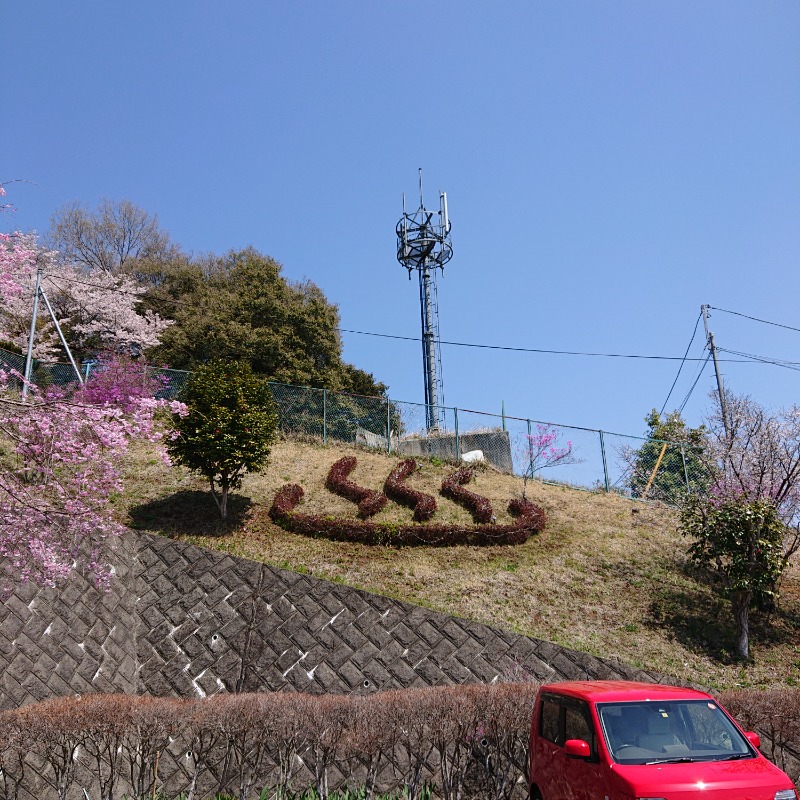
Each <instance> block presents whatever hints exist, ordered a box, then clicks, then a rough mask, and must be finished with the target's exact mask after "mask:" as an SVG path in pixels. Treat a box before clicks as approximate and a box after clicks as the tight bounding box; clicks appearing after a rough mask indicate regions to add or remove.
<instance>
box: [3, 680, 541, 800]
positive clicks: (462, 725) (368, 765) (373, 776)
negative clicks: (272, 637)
mask: <svg viewBox="0 0 800 800" xmlns="http://www.w3.org/2000/svg"><path fill="white" fill-rule="evenodd" d="M536 689H537V686H536V684H534V683H501V684H493V685H488V686H487V685H467V686H448V687H435V688H424V689H408V690H402V691H389V692H378V693H375V694H372V695H367V696H361V697H359V696H347V695H321V696H316V695H308V694H301V693H271V694H270V693H264V694H225V695H215V696H213V697H209V698H205V699H197V700H177V699H170V698H158V697H135V696H130V695H87V696H83V697H79V696H74V697H64V698H57V699H53V700H47V701H44V702H41V703H37V704H33V705H29V706H25V707H23V708H21V709H17V710H13V711H6V712H3V713H2V714H0V770H1V771H0V777H1V778H2V780H0V798H3V800H12V799H13V800H16V798H17V797H18V796H19V793H20V790H21V789H22V788H23V787H24V788H26V789H27V790H28V791H29V792H31V791H33V792H34V793H35V786H36V780H37V777H38V776H37V774H36V773H37V772H38V771H39V770H40V769H41V768H42V766H43V767H44V769H45V772H46V776H47V779H48V781H49V782H50V783H51V784H52V785H53V786H54V788H55V790H56V792H57V795H58V797H59V798H60V799H62V800H63V799H64V798H66V797H67V795H68V793H69V792H70V790H71V787H72V786H73V785H75V784H76V771H78V770H79V771H80V772H81V785H86V782H87V781H88V782H90V783H91V796H92V797H98V796H99V797H100V798H101V800H112V798H114V797H121V796H122V795H123V792H125V793H127V795H129V796H133V797H136V798H145V797H148V798H149V797H152V796H154V795H155V794H156V792H157V791H160V790H161V789H162V788H163V780H164V775H163V773H164V772H165V770H164V769H163V766H164V764H165V763H166V761H167V759H169V758H172V759H175V760H177V761H178V762H181V764H180V765H181V768H182V774H183V775H184V777H185V781H184V785H181V786H172V785H170V787H169V789H170V792H172V793H174V794H176V795H177V794H178V793H179V792H185V793H186V797H187V800H195V798H198V797H205V796H208V795H209V794H212V793H213V792H215V791H222V790H225V791H227V792H234V793H235V794H236V796H237V797H239V798H241V800H246V798H249V797H254V796H257V794H258V791H260V790H261V788H262V787H264V786H271V787H274V792H275V795H276V796H277V797H281V796H285V794H286V793H287V792H289V791H298V790H302V789H305V788H307V787H308V786H309V784H313V785H314V786H315V787H316V789H317V791H318V792H319V796H320V797H321V798H327V797H328V791H329V788H330V789H333V788H335V787H334V785H333V784H334V783H337V782H339V781H341V776H344V779H345V780H346V781H347V782H348V783H349V784H351V785H352V784H353V783H358V784H359V785H361V786H364V787H365V788H366V797H367V798H369V797H372V796H373V792H374V791H375V790H376V788H380V789H383V790H387V789H393V788H396V787H406V797H407V798H408V800H419V798H420V796H421V793H422V791H423V787H424V785H425V783H426V781H431V780H433V781H434V782H435V783H436V785H437V792H438V794H439V795H440V796H441V797H442V798H444V800H457V799H458V798H462V797H466V796H469V795H473V796H476V795H477V796H480V797H485V798H493V799H496V800H503V799H504V798H510V797H511V796H512V793H514V790H515V788H516V789H517V792H518V794H519V795H520V796H524V794H525V791H526V788H527V782H526V775H527V741H528V732H529V726H530V716H531V710H532V708H533V702H534V698H535V694H536ZM31 759H33V761H32V760H31ZM160 764H161V767H162V774H161V776H160V774H159V765H160ZM333 767H335V769H333ZM173 772H174V770H173ZM87 776H88V777H87ZM329 781H330V782H331V785H330V787H329ZM379 784H380V786H379ZM389 784H391V785H389Z"/></svg>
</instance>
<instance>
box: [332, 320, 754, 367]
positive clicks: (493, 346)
mask: <svg viewBox="0 0 800 800" xmlns="http://www.w3.org/2000/svg"><path fill="white" fill-rule="evenodd" d="M339 330H340V331H341V332H342V333H356V334H360V335H362V336H377V337H380V338H382V339H399V340H401V341H407V342H418V341H420V338H419V337H418V336H396V335H393V334H390V333H373V332H371V331H355V330H349V329H347V328H339ZM442 344H448V345H451V346H452V347H475V348H479V349H483V350H508V351H511V352H515V353H544V354H550V355H559V356H595V357H599V358H639V359H646V360H650V361H684V360H685V361H703V359H702V358H685V357H684V358H681V357H680V356H649V355H638V354H631V353H592V352H583V351H578V350H542V349H538V348H533V347H508V346H502V345H497V344H477V343H475V342H448V341H445V340H444V339H442ZM722 360H724V361H730V362H733V363H747V362H748V361H749V359H736V358H726V359H722Z"/></svg>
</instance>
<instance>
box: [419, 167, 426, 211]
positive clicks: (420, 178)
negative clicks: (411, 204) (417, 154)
mask: <svg viewBox="0 0 800 800" xmlns="http://www.w3.org/2000/svg"><path fill="white" fill-rule="evenodd" d="M419 207H420V208H424V207H425V203H424V202H423V201H422V167H420V168H419Z"/></svg>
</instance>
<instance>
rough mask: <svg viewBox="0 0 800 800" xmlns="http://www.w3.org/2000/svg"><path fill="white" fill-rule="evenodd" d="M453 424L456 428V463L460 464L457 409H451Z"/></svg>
mask: <svg viewBox="0 0 800 800" xmlns="http://www.w3.org/2000/svg"><path fill="white" fill-rule="evenodd" d="M453 423H454V425H455V428H456V461H458V462H459V464H460V463H461V440H460V439H459V438H458V409H457V408H454V409H453Z"/></svg>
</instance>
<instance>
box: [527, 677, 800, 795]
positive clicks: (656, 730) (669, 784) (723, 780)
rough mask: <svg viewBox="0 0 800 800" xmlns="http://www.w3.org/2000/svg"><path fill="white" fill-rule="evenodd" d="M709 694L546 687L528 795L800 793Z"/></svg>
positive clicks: (539, 703) (535, 722)
mask: <svg viewBox="0 0 800 800" xmlns="http://www.w3.org/2000/svg"><path fill="white" fill-rule="evenodd" d="M760 745H761V742H760V740H759V737H758V735H757V734H755V733H744V732H743V731H742V730H741V729H740V728H739V726H738V725H737V724H736V723H735V722H734V721H733V719H731V717H730V716H729V715H728V713H727V712H726V711H725V710H724V709H723V708H722V707H721V706H720V705H719V703H717V701H716V700H714V698H713V697H711V696H710V695H708V694H705V693H703V692H697V691H695V690H693V689H681V688H678V687H675V686H662V685H659V684H649V683H634V682H632V681H576V682H574V683H551V684H548V685H545V686H542V688H541V690H540V691H539V695H538V697H537V699H536V705H535V707H534V711H533V719H532V721H531V747H530V779H531V785H530V796H531V800H590V799H591V800H700V798H702V799H703V800H800V795H798V793H797V791H796V789H795V788H794V786H793V784H792V781H791V780H790V779H789V777H788V776H787V775H786V773H784V772H782V771H781V770H780V769H778V768H777V767H776V766H775V765H774V764H772V763H771V762H769V761H767V759H766V758H764V756H762V755H761V753H759V751H758V747H760Z"/></svg>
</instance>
